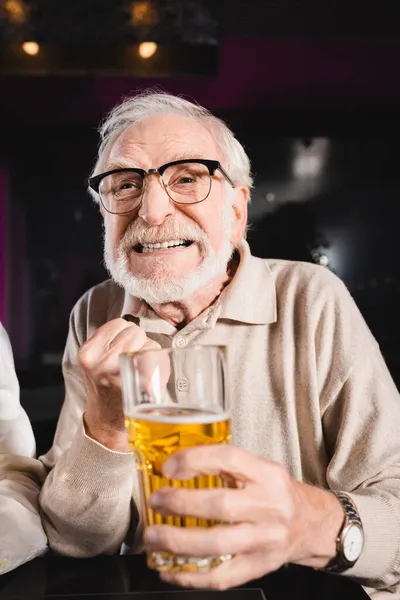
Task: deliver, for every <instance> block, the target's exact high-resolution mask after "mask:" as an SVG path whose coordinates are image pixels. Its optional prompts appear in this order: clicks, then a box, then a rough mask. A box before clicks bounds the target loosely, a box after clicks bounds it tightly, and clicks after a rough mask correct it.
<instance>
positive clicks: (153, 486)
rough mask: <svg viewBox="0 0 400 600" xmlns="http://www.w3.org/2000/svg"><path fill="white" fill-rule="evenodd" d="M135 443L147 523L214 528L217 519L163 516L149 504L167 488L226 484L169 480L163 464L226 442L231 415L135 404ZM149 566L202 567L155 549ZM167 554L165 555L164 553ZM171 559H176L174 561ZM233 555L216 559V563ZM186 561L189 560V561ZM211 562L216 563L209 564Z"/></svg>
mask: <svg viewBox="0 0 400 600" xmlns="http://www.w3.org/2000/svg"><path fill="white" fill-rule="evenodd" d="M125 424H126V427H127V431H128V438H129V443H130V445H131V447H132V449H133V450H134V453H135V457H136V462H137V467H138V470H139V473H140V477H141V484H142V490H143V492H144V502H145V519H146V522H147V523H146V524H148V525H153V524H165V525H175V526H178V527H212V526H214V525H216V524H217V522H216V521H212V520H208V519H197V518H195V517H175V516H164V515H160V514H158V513H157V512H155V511H154V510H152V509H151V508H150V507H149V506H148V499H149V497H150V495H151V494H152V493H153V492H155V491H156V490H158V489H160V488H161V487H164V486H171V487H174V488H181V487H182V488H186V489H202V488H220V487H226V486H227V483H226V482H225V481H224V480H223V479H222V478H221V477H219V476H216V475H203V476H201V477H194V478H193V479H189V480H186V481H179V480H169V479H166V478H165V477H163V475H162V465H163V463H164V461H166V460H167V459H168V458H169V457H170V456H172V455H173V454H174V453H175V452H177V451H178V450H182V449H184V448H189V447H193V446H202V445H205V444H226V443H229V441H230V439H231V427H230V425H231V424H230V417H229V415H228V414H227V413H226V412H225V413H224V412H221V413H213V412H211V411H210V410H201V409H199V408H185V407H183V406H179V405H175V406H168V405H158V406H157V405H149V404H142V405H139V406H136V407H135V410H134V415H133V416H126V417H125ZM151 554H152V556H150V557H149V566H152V567H154V568H157V569H160V567H161V566H162V567H163V568H165V569H166V570H172V569H173V568H174V567H176V568H179V569H182V566H185V565H186V568H188V569H193V570H198V566H199V565H198V563H199V560H200V561H201V559H196V560H195V561H194V562H193V564H192V566H191V565H190V563H188V562H187V559H183V558H180V557H176V556H173V555H170V556H166V555H167V554H168V553H165V552H163V553H156V552H153V553H151ZM160 554H162V556H161V557H159V556H158V555H160ZM168 558H169V559H170V560H168ZM227 558H228V557H214V558H212V559H205V560H207V561H208V560H211V561H212V565H211V566H214V564H218V562H222V561H223V560H226V559H227ZM184 560H186V562H185V563H183V561H184ZM207 566H210V565H207Z"/></svg>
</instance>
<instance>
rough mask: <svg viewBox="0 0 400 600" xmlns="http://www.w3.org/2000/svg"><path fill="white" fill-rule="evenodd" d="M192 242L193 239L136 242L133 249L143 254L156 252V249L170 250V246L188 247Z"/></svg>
mask: <svg viewBox="0 0 400 600" xmlns="http://www.w3.org/2000/svg"><path fill="white" fill-rule="evenodd" d="M193 243H194V242H193V240H171V241H169V242H156V243H154V244H136V246H134V248H133V249H134V250H135V252H139V253H140V254H144V253H148V252H157V251H158V250H170V249H172V248H188V247H189V246H191V245H192V244H193Z"/></svg>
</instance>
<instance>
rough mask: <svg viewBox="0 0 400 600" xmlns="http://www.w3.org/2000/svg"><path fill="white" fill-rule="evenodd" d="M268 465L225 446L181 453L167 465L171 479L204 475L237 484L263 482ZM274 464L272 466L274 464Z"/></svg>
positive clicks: (174, 456) (164, 467)
mask: <svg viewBox="0 0 400 600" xmlns="http://www.w3.org/2000/svg"><path fill="white" fill-rule="evenodd" d="M268 464H269V463H268V461H265V460H264V459H261V458H258V457H257V456H254V454H250V452H247V451H245V450H242V449H241V448H237V447H235V446H229V445H225V444H220V445H214V446H197V447H193V448H186V449H185V450H180V451H179V452H177V453H176V454H174V455H173V457H171V458H169V459H168V460H167V461H165V463H164V465H163V473H164V475H165V477H167V479H183V480H185V479H191V478H192V477H197V476H200V475H221V476H224V475H225V476H227V477H228V478H229V476H232V477H233V478H234V479H235V480H236V481H242V482H246V481H259V480H260V476H261V471H264V470H265V467H266V465H268ZM270 464H272V463H270Z"/></svg>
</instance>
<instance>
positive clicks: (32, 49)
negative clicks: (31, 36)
mask: <svg viewBox="0 0 400 600" xmlns="http://www.w3.org/2000/svg"><path fill="white" fill-rule="evenodd" d="M22 49H23V51H24V52H26V53H27V54H29V55H30V56H35V55H36V54H37V53H38V52H39V44H38V43H37V42H24V43H23V44H22Z"/></svg>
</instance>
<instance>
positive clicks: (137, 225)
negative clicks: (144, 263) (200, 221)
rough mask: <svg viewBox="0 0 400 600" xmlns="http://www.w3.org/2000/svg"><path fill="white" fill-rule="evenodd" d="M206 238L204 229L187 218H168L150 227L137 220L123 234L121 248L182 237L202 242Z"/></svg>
mask: <svg viewBox="0 0 400 600" xmlns="http://www.w3.org/2000/svg"><path fill="white" fill-rule="evenodd" d="M205 238H206V235H205V233H204V231H203V229H202V228H201V227H200V226H199V225H197V223H194V222H193V221H189V220H186V219H185V220H182V219H176V218H173V219H166V221H164V223H163V224H162V225H160V226H157V227H149V226H148V225H146V224H145V223H144V222H143V221H141V222H140V221H135V222H133V223H132V225H131V226H130V227H129V228H128V229H127V231H126V232H125V234H124V235H123V237H122V239H121V242H120V248H121V249H122V250H129V249H130V248H133V247H135V246H137V245H138V244H155V243H157V242H168V241H171V240H182V239H183V240H190V241H192V242H200V241H204V239H205Z"/></svg>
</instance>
